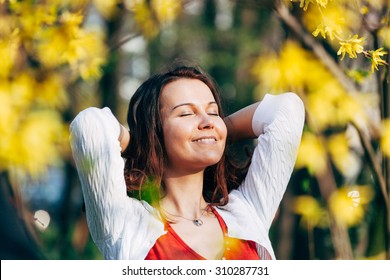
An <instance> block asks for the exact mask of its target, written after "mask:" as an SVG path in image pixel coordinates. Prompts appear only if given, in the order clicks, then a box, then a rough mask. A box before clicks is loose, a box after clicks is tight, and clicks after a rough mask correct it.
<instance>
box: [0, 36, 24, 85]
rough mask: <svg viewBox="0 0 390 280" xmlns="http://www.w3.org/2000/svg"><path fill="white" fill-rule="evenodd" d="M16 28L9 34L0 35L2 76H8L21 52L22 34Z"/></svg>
mask: <svg viewBox="0 0 390 280" xmlns="http://www.w3.org/2000/svg"><path fill="white" fill-rule="evenodd" d="M19 33H20V32H19V30H18V29H15V30H14V31H13V32H12V33H11V34H9V35H8V36H6V37H4V38H1V37H0V61H1V63H0V78H1V77H7V76H8V75H9V74H10V72H11V70H12V69H13V67H14V64H15V61H16V58H17V56H18V54H19V45H20V34H19Z"/></svg>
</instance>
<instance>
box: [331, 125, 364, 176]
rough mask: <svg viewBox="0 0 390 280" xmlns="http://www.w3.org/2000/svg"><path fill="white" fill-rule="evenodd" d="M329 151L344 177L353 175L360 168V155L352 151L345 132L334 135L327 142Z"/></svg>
mask: <svg viewBox="0 0 390 280" xmlns="http://www.w3.org/2000/svg"><path fill="white" fill-rule="evenodd" d="M327 144H328V145H327V146H328V150H329V153H330V155H331V157H332V160H333V163H334V165H335V166H336V168H337V169H338V170H339V171H340V172H341V174H342V175H343V176H344V177H347V178H348V177H349V178H351V177H353V176H355V175H356V174H357V172H359V170H360V161H359V157H358V156H357V155H355V154H354V153H352V151H351V150H350V148H349V141H348V138H347V135H346V134H345V133H339V134H335V135H332V136H331V137H330V138H329V139H328V142H327Z"/></svg>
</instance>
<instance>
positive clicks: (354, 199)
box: [329, 186, 373, 226]
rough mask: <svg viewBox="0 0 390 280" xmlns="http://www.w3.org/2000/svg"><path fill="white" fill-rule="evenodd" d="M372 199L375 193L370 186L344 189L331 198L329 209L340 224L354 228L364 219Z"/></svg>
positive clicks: (337, 191)
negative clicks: (367, 206) (366, 207)
mask: <svg viewBox="0 0 390 280" xmlns="http://www.w3.org/2000/svg"><path fill="white" fill-rule="evenodd" d="M372 198H373V191H372V189H371V188H370V187H369V186H348V187H342V188H340V189H338V190H336V191H335V192H333V193H332V195H331V196H330V199H329V208H330V210H331V211H332V213H333V215H334V216H335V218H336V220H337V221H338V222H340V223H342V224H345V225H346V226H354V225H357V224H359V223H360V222H361V221H362V219H363V218H364V214H365V206H366V205H367V204H368V203H369V202H370V201H371V200H372Z"/></svg>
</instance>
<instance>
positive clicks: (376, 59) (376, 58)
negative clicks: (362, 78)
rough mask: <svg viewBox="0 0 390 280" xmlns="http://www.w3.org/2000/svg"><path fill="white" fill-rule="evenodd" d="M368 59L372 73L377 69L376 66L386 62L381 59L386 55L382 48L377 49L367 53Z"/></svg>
mask: <svg viewBox="0 0 390 280" xmlns="http://www.w3.org/2000/svg"><path fill="white" fill-rule="evenodd" d="M368 53H369V54H370V59H371V72H374V71H375V69H376V70H379V69H378V65H385V64H387V62H386V61H385V60H383V59H382V58H381V56H383V55H385V54H387V52H386V51H384V50H383V48H380V49H377V50H375V51H369V52H368Z"/></svg>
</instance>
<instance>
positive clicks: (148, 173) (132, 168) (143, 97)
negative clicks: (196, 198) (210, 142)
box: [122, 66, 247, 205]
mask: <svg viewBox="0 0 390 280" xmlns="http://www.w3.org/2000/svg"><path fill="white" fill-rule="evenodd" d="M182 78H188V79H197V80H200V81H202V82H203V83H205V84H206V85H207V86H208V87H209V88H210V90H211V92H212V94H213V96H214V99H215V101H216V103H217V105H218V109H219V112H220V116H221V118H223V117H224V115H223V112H222V105H221V98H220V93H219V90H218V88H217V86H216V84H215V82H214V81H213V79H212V78H211V77H209V76H208V75H207V74H206V73H204V72H203V71H202V70H201V69H200V68H198V67H194V66H176V67H174V68H172V69H169V70H167V71H165V72H163V73H160V74H155V75H153V76H152V77H150V78H149V79H148V80H146V81H145V82H144V83H143V84H142V85H141V86H140V87H139V88H138V89H137V91H136V92H135V93H134V95H133V96H132V98H131V100H130V103H129V110H128V115H127V122H128V126H129V131H130V135H131V136H130V144H129V145H128V147H127V148H126V150H125V151H124V152H123V154H122V156H123V157H124V158H125V159H126V162H125V171H124V172H125V179H126V185H127V192H128V195H129V196H131V197H137V198H138V199H142V200H145V201H147V202H148V203H150V204H154V203H156V202H158V200H159V199H160V198H161V197H162V195H164V185H163V173H164V165H165V163H166V160H167V155H166V151H165V143H164V137H163V130H162V123H161V116H160V95H161V92H162V90H163V88H164V86H165V85H167V84H169V83H171V82H173V81H176V80H178V79H182ZM246 166H247V165H246ZM246 171H247V168H246V167H245V168H241V167H239V166H238V165H237V164H236V163H234V162H233V161H232V160H231V159H230V157H229V155H228V152H227V149H226V148H225V151H224V153H223V155H222V157H221V160H220V161H219V162H218V163H216V164H215V165H212V166H209V167H207V168H206V169H205V173H204V182H203V196H204V198H205V200H206V201H207V202H208V203H211V204H214V205H225V204H226V203H227V202H228V194H229V192H230V191H231V190H232V189H235V188H237V187H238V185H239V184H240V183H241V181H242V180H243V178H244V176H245V174H246Z"/></svg>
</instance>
